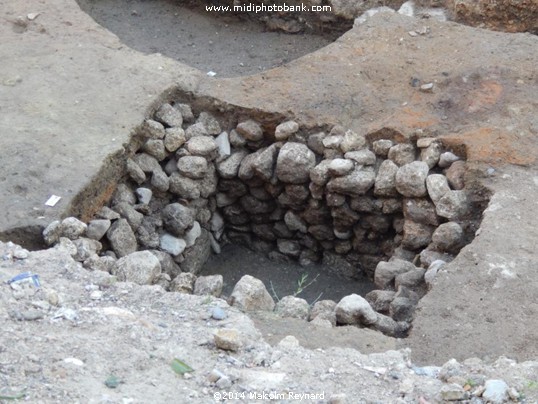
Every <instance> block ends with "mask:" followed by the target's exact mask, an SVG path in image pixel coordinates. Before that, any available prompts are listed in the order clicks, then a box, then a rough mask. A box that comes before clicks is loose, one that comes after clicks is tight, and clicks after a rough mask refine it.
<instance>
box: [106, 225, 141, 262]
mask: <svg viewBox="0 0 538 404" xmlns="http://www.w3.org/2000/svg"><path fill="white" fill-rule="evenodd" d="M106 236H107V238H108V240H109V241H110V244H111V246H112V250H114V252H115V253H116V255H117V256H118V257H124V256H125V255H128V254H131V253H133V252H135V251H136V249H137V247H138V246H137V243H136V237H135V234H134V233H133V230H132V229H131V226H129V223H128V222H127V220H125V219H120V220H117V221H115V222H114V223H113V224H112V226H110V229H108V231H107V233H106Z"/></svg>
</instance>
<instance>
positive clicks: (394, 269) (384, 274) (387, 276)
mask: <svg viewBox="0 0 538 404" xmlns="http://www.w3.org/2000/svg"><path fill="white" fill-rule="evenodd" d="M415 269H416V267H415V266H414V265H413V264H412V263H411V262H408V261H404V260H401V259H398V258H396V259H392V260H391V261H389V262H385V261H381V262H379V264H377V267H376V269H375V275H374V283H375V284H376V286H377V287H378V288H380V289H385V288H387V287H391V286H392V284H393V281H394V279H395V278H396V276H397V275H400V274H403V273H406V272H409V271H413V270H415Z"/></svg>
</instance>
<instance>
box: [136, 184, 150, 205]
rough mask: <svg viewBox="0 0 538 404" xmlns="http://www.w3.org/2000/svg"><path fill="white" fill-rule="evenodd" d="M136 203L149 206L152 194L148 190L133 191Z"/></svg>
mask: <svg viewBox="0 0 538 404" xmlns="http://www.w3.org/2000/svg"><path fill="white" fill-rule="evenodd" d="M135 194H136V197H137V198H138V202H139V203H141V204H144V205H149V203H150V202H151V198H152V197H153V192H151V189H149V188H137V189H136V191H135Z"/></svg>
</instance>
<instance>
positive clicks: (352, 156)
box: [44, 103, 476, 334]
mask: <svg viewBox="0 0 538 404" xmlns="http://www.w3.org/2000/svg"><path fill="white" fill-rule="evenodd" d="M385 132H387V133H389V134H388V135H385V136H381V135H379V133H377V134H371V135H367V136H364V135H362V134H358V133H355V132H353V131H351V130H345V129H344V128H342V127H340V126H335V127H333V128H332V129H331V130H330V131H329V132H328V133H326V132H316V133H310V132H309V131H307V130H305V129H304V128H301V127H300V126H299V125H298V124H297V123H296V122H294V121H285V122H281V123H280V124H278V125H276V126H275V125H273V126H270V125H269V124H266V125H265V126H262V125H261V124H260V123H258V122H256V121H255V120H253V119H249V118H245V119H239V121H238V122H234V123H233V124H232V125H231V126H228V127H226V128H223V127H222V124H221V122H219V120H217V119H216V118H215V117H214V116H213V115H212V114H211V113H209V112H206V111H202V112H199V113H198V114H197V115H196V116H195V114H194V113H193V112H192V110H191V107H190V106H189V105H187V104H181V103H177V104H170V103H166V104H163V105H162V106H161V107H160V108H159V109H158V110H157V111H156V112H155V114H154V116H153V119H147V120H146V121H145V122H144V123H143V125H142V126H141V128H140V131H139V134H138V141H139V143H140V144H141V147H140V148H139V149H138V150H137V151H136V152H135V153H134V154H133V155H132V156H130V157H129V158H128V159H127V160H126V172H127V175H128V179H127V180H126V182H125V183H121V184H119V186H118V189H117V191H116V193H115V195H114V196H113V198H112V200H111V203H110V207H103V208H102V209H101V211H100V212H98V214H97V217H96V218H95V219H94V220H92V221H90V223H89V224H88V225H87V226H86V224H84V223H82V222H79V221H78V220H77V219H74V218H68V219H65V220H64V221H63V222H59V221H58V222H54V223H51V225H49V226H48V227H47V229H46V230H45V232H44V238H45V241H46V242H47V243H48V244H54V243H57V242H58V241H61V240H63V242H67V241H66V238H67V239H70V240H74V247H76V249H77V252H76V259H78V260H79V261H82V262H84V265H85V266H86V267H87V268H90V269H100V270H105V271H109V272H113V273H115V274H116V275H117V276H118V278H119V280H130V281H134V282H137V283H140V284H149V283H159V284H161V285H162V286H163V287H165V288H166V289H167V290H176V291H185V292H192V291H193V290H194V286H193V285H194V282H195V279H196V277H195V275H196V274H198V273H199V271H200V270H201V268H202V266H203V264H204V263H205V261H206V260H207V258H208V256H209V254H210V253H211V249H212V250H213V251H214V252H215V253H219V252H220V245H221V243H222V242H223V241H229V242H233V243H241V244H244V245H247V246H248V247H250V248H251V249H253V250H255V251H258V252H263V253H267V254H268V255H269V256H270V257H272V258H274V259H282V260H292V259H293V260H298V261H299V262H300V264H301V265H304V266H308V265H309V264H311V263H314V262H320V261H321V262H323V263H324V264H325V265H327V267H328V268H330V269H331V270H332V271H334V272H335V274H336V275H339V276H344V277H359V276H362V275H367V276H369V277H370V278H373V279H374V281H375V284H376V286H377V287H378V288H379V289H378V290H375V291H373V292H371V293H369V294H368V295H367V296H366V300H364V299H362V298H360V296H356V295H352V296H348V298H349V299H348V300H347V301H341V302H340V303H339V306H340V307H336V308H335V307H332V310H333V311H334V314H335V315H336V320H335V321H337V322H338V323H343V324H356V323H358V324H362V325H365V326H372V327H374V328H378V329H381V330H383V331H385V332H387V333H389V334H401V333H402V332H405V330H407V329H408V328H409V326H408V324H409V323H410V321H411V320H412V316H413V310H414V306H415V305H416V303H417V302H418V300H419V299H420V297H422V296H423V295H424V294H425V293H426V291H427V282H431V280H432V279H433V277H434V276H435V274H436V272H437V270H438V269H439V268H440V267H442V265H443V264H444V263H446V262H448V261H450V260H451V259H452V258H453V257H454V255H455V254H457V253H458V251H459V250H460V248H461V247H462V246H463V245H464V244H465V243H467V242H468V241H470V239H472V237H473V231H474V230H473V229H474V228H473V224H475V221H476V220H475V219H476V217H475V216H473V215H476V209H474V207H473V206H472V203H471V201H470V198H469V196H468V192H467V190H466V189H465V183H464V172H465V162H464V161H462V160H461V159H460V157H458V156H456V155H455V154H453V153H452V152H450V151H445V150H444V149H443V145H442V143H441V142H440V141H438V140H436V139H435V138H429V137H420V136H415V137H414V140H413V141H409V142H405V143H403V142H397V141H396V140H395V139H396V138H400V139H403V138H404V137H403V136H401V135H400V134H398V133H396V132H394V131H392V132H391V131H385ZM99 254H101V255H99ZM211 282H213V283H211ZM211 282H210V283H211V284H210V285H204V286H203V290H204V291H206V292H207V293H209V294H214V295H219V294H220V290H221V289H222V279H220V281H219V280H215V279H213V280H212V281H211ZM219 284H220V286H219ZM200 288H202V286H200ZM354 296H356V297H354ZM358 298H360V299H358ZM343 300H344V299H343ZM359 300H360V301H359ZM333 303H334V302H333ZM334 304H336V303H334ZM366 306H367V307H366ZM270 309H272V307H271V308H270ZM380 313H381V314H380ZM384 314H386V315H388V316H385V315H384ZM380 316H381V317H380ZM389 316H390V317H389ZM380 319H381V320H380ZM387 322H388V323H390V325H387V324H388V323H387ZM398 322H399V323H398Z"/></svg>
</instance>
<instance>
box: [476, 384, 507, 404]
mask: <svg viewBox="0 0 538 404" xmlns="http://www.w3.org/2000/svg"><path fill="white" fill-rule="evenodd" d="M484 388H485V390H484V393H482V398H483V399H484V400H486V402H488V403H491V404H501V403H505V402H507V401H508V400H509V394H508V390H509V388H508V385H507V384H506V382H505V381H504V380H496V379H490V380H486V383H485V384H484Z"/></svg>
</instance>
